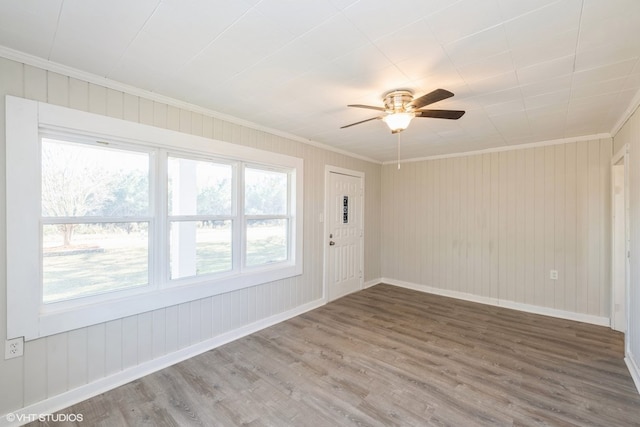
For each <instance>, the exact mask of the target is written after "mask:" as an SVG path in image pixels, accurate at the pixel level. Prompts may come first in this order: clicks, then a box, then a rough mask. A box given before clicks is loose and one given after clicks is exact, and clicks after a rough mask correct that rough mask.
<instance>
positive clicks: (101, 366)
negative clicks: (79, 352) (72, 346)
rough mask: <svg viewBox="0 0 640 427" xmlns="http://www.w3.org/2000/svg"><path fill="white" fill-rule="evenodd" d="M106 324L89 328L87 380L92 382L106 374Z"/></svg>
mask: <svg viewBox="0 0 640 427" xmlns="http://www.w3.org/2000/svg"><path fill="white" fill-rule="evenodd" d="M105 347H106V339H105V324H104V323H101V324H98V325H93V326H89V327H88V328H87V380H88V382H92V381H95V380H98V379H100V378H103V377H104V376H105V372H106V371H105V358H106V348H105Z"/></svg>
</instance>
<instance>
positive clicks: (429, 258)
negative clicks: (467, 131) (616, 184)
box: [381, 139, 611, 322]
mask: <svg viewBox="0 0 640 427" xmlns="http://www.w3.org/2000/svg"><path fill="white" fill-rule="evenodd" d="M610 151H611V140H609V139H602V140H599V139H596V140H592V141H581V142H572V143H567V144H557V145H546V146H538V147H533V148H525V149H514V150H509V151H502V152H496V153H485V154H478V155H469V156H462V157H455V158H447V159H434V160H425V161H419V162H413V163H411V166H410V167H406V168H405V165H403V169H404V170H405V173H398V171H397V170H396V169H395V166H394V165H385V166H384V167H383V174H382V176H383V183H382V188H383V197H382V198H383V201H385V203H383V209H382V212H383V213H382V219H381V221H382V224H383V233H382V257H383V263H382V274H383V277H385V278H389V279H390V280H398V281H399V282H407V283H412V284H414V285H417V286H420V285H424V286H428V287H430V288H436V289H441V290H442V291H447V292H449V293H452V292H453V293H462V294H467V295H469V294H471V295H473V296H476V297H481V298H488V299H489V300H491V301H495V300H499V301H511V302H514V303H519V304H525V305H529V306H532V307H540V308H542V309H549V310H557V311H558V312H565V313H575V314H576V315H587V316H593V318H594V319H598V320H597V322H604V320H603V319H606V318H607V317H608V316H609V311H608V310H609V309H608V306H607V304H608V301H609V296H608V295H609V292H610V283H609V279H608V276H607V275H608V274H609V273H608V272H609V271H610V267H609V263H610V260H609V257H608V253H609V249H608V239H609V219H608V212H607V211H606V209H607V208H606V206H608V202H607V201H608V200H609V193H610V190H609V184H608V180H609V179H610V178H608V176H609V169H610V167H609V162H610V157H611V154H610ZM412 217H415V218H417V219H422V220H417V221H412V219H411V218H412ZM398 224H409V225H410V226H409V227H403V226H401V225H398ZM414 236H423V237H422V238H420V239H417V240H413V239H414ZM411 241H413V242H415V243H411V244H409V243H407V242H411ZM416 244H417V245H418V246H417V247H415V245H416ZM409 250H410V251H412V252H413V253H414V254H409V253H408V251H409ZM416 255H419V256H420V257H422V259H420V260H418V262H417V263H416V262H415V256H416ZM407 259H408V260H411V262H407V261H406V260H407ZM396 265H401V266H402V267H403V268H400V269H398V268H396V267H395V266H396ZM412 266H415V267H412ZM412 268H415V271H413V270H412ZM551 270H557V272H558V280H552V279H551V278H550V272H551ZM416 278H418V279H416ZM605 303H606V304H605ZM547 312H548V310H547ZM574 317H575V316H574ZM583 318H584V317H583Z"/></svg>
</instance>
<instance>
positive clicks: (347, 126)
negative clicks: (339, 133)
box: [340, 116, 382, 129]
mask: <svg viewBox="0 0 640 427" xmlns="http://www.w3.org/2000/svg"><path fill="white" fill-rule="evenodd" d="M381 118H382V116H378V117H372V118H370V119H367V120H362V121H360V122H355V123H351V124H350V125H346V126H342V127H341V128H340V129H344V128H349V127H351V126H355V125H359V124H360V123H365V122H370V121H371V120H378V119H381Z"/></svg>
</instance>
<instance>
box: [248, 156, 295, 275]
mask: <svg viewBox="0 0 640 427" xmlns="http://www.w3.org/2000/svg"><path fill="white" fill-rule="evenodd" d="M288 186H289V184H288V176H287V174H286V173H283V172H278V171H270V170H262V169H257V168H255V167H247V168H246V169H245V173H244V212H245V217H246V220H247V223H246V236H247V239H246V247H247V251H246V260H245V263H246V265H247V266H249V267H253V266H259V265H267V264H271V263H277V262H282V261H285V260H286V259H287V258H288V253H287V248H288V244H287V242H288V240H289V239H288V236H289V221H290V213H289V209H288V206H289V203H288V200H287V198H288V193H287V188H288Z"/></svg>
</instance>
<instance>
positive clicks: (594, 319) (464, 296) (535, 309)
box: [381, 277, 610, 327]
mask: <svg viewBox="0 0 640 427" xmlns="http://www.w3.org/2000/svg"><path fill="white" fill-rule="evenodd" d="M381 281H382V283H388V284H390V285H394V286H398V287H401V288H407V289H412V290H415V291H420V292H426V293H429V294H434V295H442V296H445V297H450V298H457V299H461V300H465V301H471V302H477V303H480V304H487V305H493V306H497V307H504V308H510V309H513V310H519V311H524V312H527V313H533V314H541V315H543V316H550V317H556V318H559V319H566V320H574V321H577V322H584V323H590V324H593V325H598V326H607V327H608V326H610V319H609V318H608V317H600V316H593V315H590V314H583V313H574V312H572V311H564V310H557V309H555V308H548V307H541V306H537V305H531V304H523V303H519V302H515V301H509V300H503V299H499V298H491V297H484V296H480V295H474V294H469V293H465V292H458V291H451V290H448V289H440V288H434V287H432V286H427V285H421V284H418V283H411V282H405V281H402V280H396V279H389V278H387V277H383V278H382V279H381Z"/></svg>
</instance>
